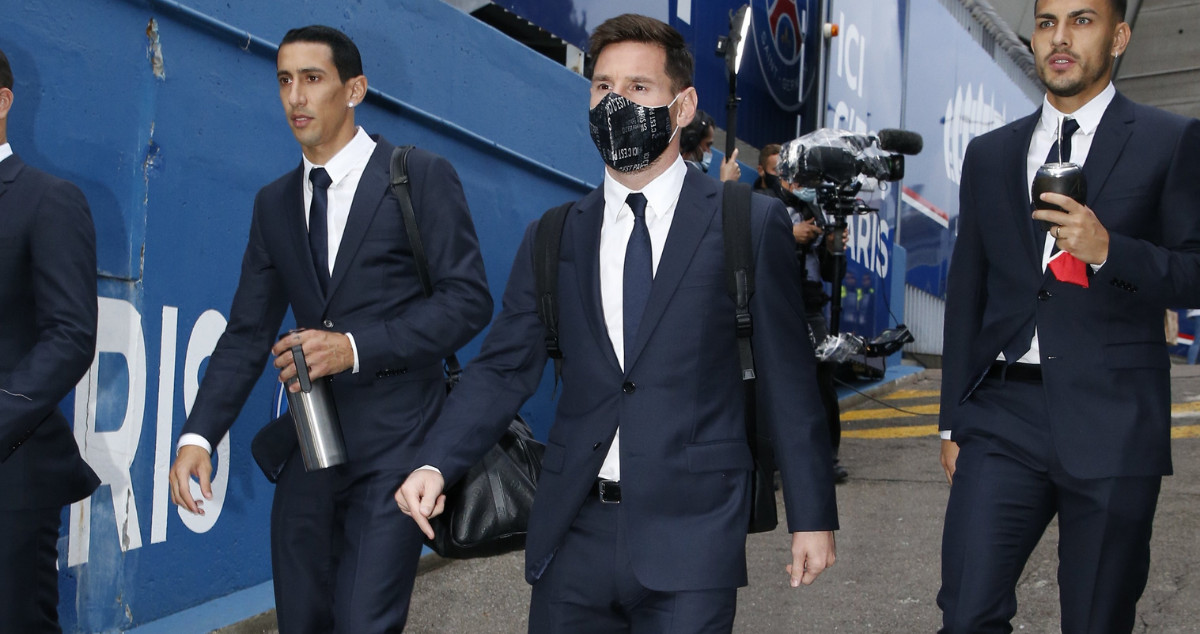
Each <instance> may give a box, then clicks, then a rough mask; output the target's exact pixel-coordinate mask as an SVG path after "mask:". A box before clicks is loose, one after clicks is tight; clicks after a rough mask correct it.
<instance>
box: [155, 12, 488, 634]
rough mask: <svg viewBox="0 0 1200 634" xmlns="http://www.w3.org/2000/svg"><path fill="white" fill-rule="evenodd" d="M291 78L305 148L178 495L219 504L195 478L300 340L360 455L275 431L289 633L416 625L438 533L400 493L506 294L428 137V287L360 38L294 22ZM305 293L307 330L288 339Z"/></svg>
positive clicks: (247, 280) (276, 515)
mask: <svg viewBox="0 0 1200 634" xmlns="http://www.w3.org/2000/svg"><path fill="white" fill-rule="evenodd" d="M276 80H277V82H278V85H279V98H280V101H282V103H283V108H284V112H285V114H286V115H287V120H288V123H289V125H290V126H291V129H292V133H293V134H294V135H295V137H296V140H297V141H299V142H300V147H301V150H302V152H303V158H302V161H301V163H300V165H298V166H297V167H296V168H295V169H293V170H291V171H290V172H288V173H287V174H284V175H283V176H282V177H281V178H280V179H279V180H277V181H275V182H273V183H271V184H270V185H267V186H266V187H264V188H263V189H262V190H260V191H259V193H258V196H257V198H256V199H255V201H254V216H253V218H252V220H251V224H250V239H249V244H248V245H247V247H246V254H245V257H244V259H243V261H242V274H241V279H240V281H239V282H238V288H237V292H236V294H235V295H234V298H233V307H232V308H231V309H230V316H229V325H228V327H227V328H226V330H225V333H224V334H223V335H222V336H221V339H220V341H218V343H217V346H216V349H215V350H214V351H213V354H212V358H211V360H210V361H209V364H208V369H207V371H206V372H205V375H204V380H203V382H202V383H201V384H200V390H199V393H198V394H197V396H196V403H195V405H194V407H193V408H192V412H191V415H190V416H188V419H187V422H186V424H185V425H184V428H183V432H184V433H183V435H182V436H181V438H180V442H179V444H180V448H179V454H178V456H177V458H176V460H175V464H174V466H173V467H172V468H171V494H172V497H173V499H174V500H175V502H176V503H177V504H180V505H182V506H184V507H186V508H187V509H188V510H190V511H192V512H193V513H203V512H204V510H203V500H202V499H200V500H197V499H195V498H194V497H193V495H192V493H191V492H190V490H189V482H188V480H189V478H190V477H191V476H195V477H197V478H198V479H199V481H200V490H201V492H202V494H203V496H204V497H208V496H209V495H210V487H209V478H210V474H211V472H212V461H211V458H210V453H211V448H212V447H213V446H215V445H216V443H217V442H218V441H220V439H221V437H222V436H224V435H225V433H226V432H227V431H228V430H229V427H230V425H232V424H233V421H234V419H235V418H236V417H237V414H238V411H239V410H240V409H241V408H242V405H243V403H245V401H246V398H247V396H248V395H249V393H250V390H251V388H252V387H253V386H254V384H255V382H256V381H257V380H258V378H259V377H260V376H261V375H262V372H263V368H264V365H265V362H266V359H267V354H268V352H270V353H273V354H274V355H275V362H274V365H275V368H276V369H278V371H279V380H280V381H283V382H287V381H289V380H290V379H292V378H293V377H295V376H296V367H295V363H294V360H293V358H292V353H291V348H293V347H294V346H297V345H299V346H302V348H303V351H304V358H305V361H306V362H307V365H308V368H309V374H310V376H312V377H314V378H319V377H329V379H330V387H331V391H332V392H333V399H334V404H335V406H336V408H337V412H338V417H339V419H340V421H341V426H342V434H343V436H344V438H345V443H346V454H347V461H346V463H345V464H342V465H339V466H336V467H330V468H327V469H321V470H316V471H312V472H306V471H305V469H304V465H303V464H302V462H301V460H300V456H299V450H298V448H296V443H295V437H294V432H293V431H292V430H291V429H290V427H291V425H292V422H291V420H290V418H289V417H284V418H281V419H276V421H274V422H273V423H271V424H270V425H271V426H272V428H268V429H267V430H264V434H265V436H264V437H265V438H278V437H279V436H280V435H282V436H283V437H285V438H288V436H287V435H288V434H293V435H292V436H291V437H290V440H291V444H290V445H285V446H286V447H288V448H289V449H290V457H288V458H287V460H286V462H284V464H283V466H282V471H281V472H280V473H279V474H278V482H277V486H276V490H275V498H274V504H273V507H272V511H271V562H272V567H273V572H274V580H275V601H276V615H277V617H278V619H279V629H280V631H281V632H284V633H285V634H286V633H290V632H314V633H315V632H334V631H336V632H354V633H357V632H383V631H388V632H391V631H399V630H401V629H403V627H404V622H405V620H406V618H407V614H408V600H409V594H410V592H411V590H412V585H413V579H414V576H415V574H416V566H417V561H418V558H419V557H420V552H421V533H420V531H418V530H416V528H415V527H413V526H412V523H411V522H409V521H407V520H405V519H404V518H403V517H402V516H401V515H400V514H399V511H398V510H397V509H396V507H395V504H394V503H392V502H391V492H392V491H394V490H395V489H396V487H397V486H399V485H400V483H401V482H402V481H403V480H404V476H405V475H406V472H404V471H402V467H401V465H405V464H409V463H410V462H411V461H412V460H413V457H414V455H415V451H416V449H417V447H419V446H420V443H421V439H422V438H423V437H424V435H425V432H426V431H427V430H428V429H429V426H430V423H431V422H432V421H433V419H434V417H435V416H436V414H437V412H438V410H439V409H440V408H441V404H442V401H443V400H444V399H445V386H444V380H443V370H442V359H443V358H444V357H446V356H447V355H449V354H450V353H452V352H454V351H455V350H457V349H458V348H459V347H460V346H462V345H463V344H465V343H466V342H467V341H468V340H469V339H470V338H471V337H473V336H474V335H475V334H476V333H478V332H479V331H480V330H481V329H482V328H483V327H484V326H485V325H486V324H487V321H488V319H489V317H490V316H491V312H492V300H491V296H490V295H489V294H488V289H487V281H486V279H485V278H484V270H483V261H482V258H481V257H480V254H479V243H478V240H477V239H476V237H475V229H474V225H473V224H472V222H471V216H470V213H469V210H468V209H467V203H466V200H465V198H464V196H463V191H462V186H461V185H460V183H459V180H458V176H457V174H455V172H454V168H453V167H451V166H450V164H449V163H448V162H447V161H446V160H445V159H443V158H441V157H438V156H436V155H434V154H431V153H429V152H426V151H423V150H419V149H416V150H413V151H412V152H411V153H410V155H409V157H408V165H409V177H410V182H411V188H412V204H413V207H414V210H415V212H416V219H417V223H418V225H419V226H420V231H421V238H422V242H423V243H424V247H425V251H426V253H427V255H428V266H429V276H430V278H431V281H432V284H433V294H432V296H430V297H426V296H425V295H424V293H423V290H422V287H421V284H420V282H419V280H418V277H417V273H416V268H415V265H414V260H413V252H412V249H411V248H410V245H409V241H408V236H407V234H406V233H405V230H404V221H403V218H402V216H401V212H400V206H399V202H398V201H397V199H396V198H395V196H393V194H392V192H391V187H390V177H389V174H390V172H389V167H390V164H391V156H392V150H393V146H392V145H391V144H390V143H388V142H387V141H385V140H384V139H382V138H380V137H372V136H368V135H367V133H366V132H365V131H363V129H362V128H360V127H357V126H356V125H355V124H354V108H355V107H356V106H358V105H359V104H360V103H362V100H363V98H364V97H366V92H367V78H366V77H365V76H364V75H363V71H362V61H361V59H360V56H359V52H358V48H357V47H356V46H355V45H354V43H353V42H352V41H351V40H350V38H348V37H346V35H345V34H343V33H341V32H340V31H337V30H335V29H332V28H329V27H324V26H309V27H304V28H300V29H293V30H291V31H289V32H288V33H287V35H285V36H284V39H283V43H282V44H281V45H280V47H279V55H278V58H277V75H276ZM321 217H324V219H323V221H315V220H314V219H319V218H321ZM315 236H319V237H315ZM289 306H290V307H291V309H292V313H293V314H294V315H295V318H296V325H297V326H298V329H297V330H294V331H292V332H291V333H289V334H287V335H286V336H284V337H283V338H282V339H280V340H279V341H278V342H277V341H276V336H277V334H278V332H279V328H280V324H281V322H282V320H283V316H284V313H285V312H286V311H287V309H288V307H289ZM289 389H292V390H293V391H295V390H297V389H299V387H298V385H296V384H294V383H293V385H292V386H291V387H290V388H289ZM277 426H282V429H274V428H275V427H277ZM276 444H278V443H276ZM275 449H276V451H277V450H278V447H276V448H275ZM272 453H274V452H272ZM256 457H257V456H256Z"/></svg>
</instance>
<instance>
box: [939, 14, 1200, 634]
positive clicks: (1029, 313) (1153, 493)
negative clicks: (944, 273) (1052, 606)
mask: <svg viewBox="0 0 1200 634" xmlns="http://www.w3.org/2000/svg"><path fill="white" fill-rule="evenodd" d="M1035 11H1036V17H1035V21H1034V24H1035V26H1034V32H1033V36H1032V43H1031V48H1032V49H1033V54H1034V57H1035V58H1036V60H1037V70H1038V75H1039V77H1040V78H1041V80H1042V83H1043V84H1045V86H1046V97H1045V100H1044V103H1043V104H1042V108H1041V109H1040V110H1039V111H1038V112H1035V113H1034V114H1032V115H1030V116H1028V117H1025V118H1023V119H1020V120H1018V121H1015V122H1013V123H1011V124H1009V125H1007V126H1004V127H1002V128H1000V129H998V130H995V131H993V132H990V133H988V134H985V135H983V136H981V137H979V138H977V139H975V140H974V141H972V142H971V144H970V146H969V147H968V148H967V154H966V158H965V161H964V164H963V174H962V182H961V188H960V193H959V198H960V207H959V230H958V241H957V243H956V244H955V247H954V255H953V258H952V260H951V264H950V278H949V287H948V291H947V298H946V332H945V342H944V350H945V352H944V355H945V356H944V366H943V370H942V403H941V423H940V427H941V430H942V436H943V440H942V450H941V462H942V465H943V467H944V468H945V470H946V475H947V478H949V479H950V480H951V483H952V485H951V490H950V499H949V502H948V505H947V508H946V525H945V532H944V534H943V541H942V587H941V591H940V592H939V594H938V605H939V606H940V607H941V608H942V611H943V617H944V618H943V623H944V629H943V631H944V632H972V633H976V632H1010V631H1012V626H1011V625H1010V623H1009V621H1010V620H1011V619H1012V617H1013V615H1014V614H1015V613H1016V609H1017V605H1016V594H1015V589H1016V584H1017V579H1018V578H1019V576H1020V574H1021V570H1022V568H1023V567H1024V565H1025V562H1026V560H1027V559H1028V558H1029V554H1030V552H1031V551H1032V550H1033V548H1034V546H1035V545H1036V544H1037V542H1038V540H1039V539H1040V538H1041V535H1042V533H1043V531H1044V530H1045V528H1046V525H1047V524H1048V523H1049V522H1050V520H1051V519H1052V518H1053V517H1055V515H1057V516H1058V527H1059V549H1058V553H1059V574H1058V581H1059V588H1060V602H1061V606H1062V631H1063V632H1067V633H1074V632H1129V631H1130V630H1132V628H1133V625H1134V621H1135V616H1136V606H1137V601H1138V598H1139V597H1140V596H1141V594H1142V591H1143V590H1144V588H1145V585H1146V579H1147V575H1148V572H1149V566H1150V532H1151V526H1152V524H1153V520H1154V511H1155V506H1156V505H1157V500H1158V492H1159V487H1160V485H1161V482H1162V476H1164V475H1169V474H1170V473H1171V447H1170V442H1171V440H1170V426H1171V417H1170V405H1171V398H1170V369H1169V368H1170V361H1169V359H1168V357H1167V347H1166V345H1165V343H1164V340H1163V329H1162V319H1163V317H1162V316H1163V312H1164V310H1165V309H1167V308H1169V307H1172V306H1191V305H1196V304H1197V303H1198V302H1200V177H1198V176H1200V122H1198V121H1196V120H1195V119H1186V118H1183V117H1179V116H1175V115H1172V114H1168V113H1166V112H1163V111H1161V110H1157V109H1154V108H1151V107H1148V106H1142V105H1138V104H1135V103H1133V102H1132V101H1130V100H1128V99H1127V98H1125V97H1124V96H1122V95H1121V94H1120V93H1118V92H1116V90H1115V88H1113V86H1112V83H1111V76H1112V69H1113V62H1114V60H1115V59H1116V58H1117V57H1119V56H1120V55H1121V54H1122V53H1123V52H1124V51H1125V47H1126V46H1127V44H1128V42H1129V38H1130V29H1129V25H1128V24H1126V23H1125V22H1124V15H1125V2H1124V1H1123V0H1039V2H1037V6H1036V10H1035ZM1059 130H1061V136H1062V139H1063V140H1062V142H1061V143H1059V142H1058V140H1057V139H1058V137H1059V134H1058V132H1059ZM1060 150H1061V152H1062V155H1063V157H1064V159H1068V158H1069V160H1070V162H1072V163H1076V164H1079V165H1082V166H1083V174H1084V176H1085V177H1086V180H1087V196H1086V200H1085V201H1084V202H1076V201H1075V200H1073V199H1071V198H1068V197H1066V196H1063V195H1060V194H1052V193H1046V194H1042V195H1041V200H1042V201H1043V202H1045V203H1052V204H1054V205H1058V206H1060V207H1061V208H1062V211H1057V210H1052V209H1039V210H1037V211H1032V213H1031V200H1030V190H1031V184H1032V180H1033V176H1034V174H1035V172H1036V171H1037V169H1038V167H1039V166H1041V165H1042V164H1043V162H1047V161H1048V160H1049V161H1056V160H1057V158H1058V156H1059V151H1060ZM1034 220H1038V221H1045V222H1047V223H1050V225H1049V226H1050V227H1051V228H1050V230H1049V231H1046V230H1045V229H1044V228H1040V227H1038V226H1035V224H1034Z"/></svg>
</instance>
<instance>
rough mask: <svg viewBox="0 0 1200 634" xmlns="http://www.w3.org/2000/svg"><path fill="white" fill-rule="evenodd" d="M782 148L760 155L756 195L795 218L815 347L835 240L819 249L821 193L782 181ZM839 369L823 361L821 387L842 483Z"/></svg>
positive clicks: (822, 333)
mask: <svg viewBox="0 0 1200 634" xmlns="http://www.w3.org/2000/svg"><path fill="white" fill-rule="evenodd" d="M780 149H782V146H780V145H779V144H777V143H772V144H770V145H767V146H765V147H763V149H762V151H761V152H759V155H758V180H756V181H755V183H754V191H756V192H758V193H760V194H766V195H768V196H774V197H775V198H778V199H779V200H781V201H783V204H784V206H786V207H787V210H788V215H789V216H791V219H792V236H793V237H794V238H795V239H796V257H797V258H799V260H800V268H801V271H803V274H804V279H803V280H802V281H801V285H800V288H801V293H802V294H803V298H804V319H805V321H806V322H808V330H809V336H810V338H811V339H812V342H813V347H814V348H815V347H816V346H817V345H819V344H820V343H821V342H822V341H824V340H825V338H826V337H827V336H828V335H829V324H828V323H827V322H826V320H825V312H824V307H825V304H826V303H828V302H829V294H828V293H826V292H825V282H827V281H828V282H833V281H834V279H833V278H834V275H835V274H836V273H835V272H834V266H833V258H831V257H829V250H828V247H829V243H830V241H829V240H828V239H826V240H824V243H825V246H826V248H819V246H818V243H819V242H821V240H820V238H821V236H822V235H824V229H823V227H824V225H825V216H824V214H822V213H821V209H820V207H819V206H818V205H817V204H816V192H815V191H814V190H812V189H808V188H799V187H795V186H794V185H793V184H792V183H790V182H788V181H785V180H783V179H781V178H779V171H778V166H779V151H780ZM797 192H798V194H799V195H798V194H797ZM834 366H835V363H834V362H833V361H820V362H819V363H817V387H818V389H819V391H820V394H821V405H822V406H823V407H824V408H825V419H826V423H827V424H828V425H829V439H830V441H831V444H832V445H833V477H834V481H835V482H839V483H840V482H845V481H846V478H847V477H849V473H848V472H847V471H846V468H845V467H843V466H842V465H841V464H840V463H839V462H838V446H839V445H840V444H841V439H842V422H841V410H840V408H839V406H838V397H837V389H836V388H835V387H834V385H833V374H834Z"/></svg>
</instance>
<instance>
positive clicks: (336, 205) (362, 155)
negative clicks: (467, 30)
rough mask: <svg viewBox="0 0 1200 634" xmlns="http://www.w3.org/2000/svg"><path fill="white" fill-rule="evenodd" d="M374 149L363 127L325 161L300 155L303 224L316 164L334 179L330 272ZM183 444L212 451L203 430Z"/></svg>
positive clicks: (354, 346) (330, 199) (330, 208)
mask: <svg viewBox="0 0 1200 634" xmlns="http://www.w3.org/2000/svg"><path fill="white" fill-rule="evenodd" d="M373 152H375V141H374V140H372V139H371V137H370V135H368V134H367V133H366V132H365V131H364V130H363V129H362V128H361V127H359V128H358V131H357V132H356V133H355V135H354V138H353V139H350V142H349V143H347V144H346V146H345V147H343V148H342V149H340V150H338V153H337V154H334V155H333V158H331V159H329V162H328V163H326V164H325V165H314V164H313V162H312V161H309V160H308V157H307V156H303V155H301V158H302V159H303V160H304V174H303V175H302V177H301V179H300V180H301V182H302V183H303V188H304V224H305V226H307V225H308V218H309V210H310V209H311V208H312V195H313V185H312V181H310V180H308V174H309V172H311V171H312V170H313V168H315V167H324V168H325V171H326V172H329V178H330V179H332V181H333V182H332V183H330V185H329V192H328V203H327V206H326V213H325V218H326V221H327V223H328V225H327V228H328V231H327V232H326V235H327V236H329V245H328V248H329V275H330V276H332V275H333V265H334V264H335V261H336V260H337V253H338V247H339V246H341V244H342V234H344V233H345V232H346V222H347V221H348V220H349V219H350V205H351V204H352V203H353V202H354V193H355V192H356V191H358V181H360V180H362V175H363V172H364V171H366V169H367V163H368V162H370V160H371V154H372V153H373ZM345 334H346V338H347V339H349V340H350V349H351V351H352V352H353V353H354V367H353V368H352V370H351V372H353V373H355V374H357V373H358V369H359V366H358V345H357V344H356V343H355V341H354V335H352V334H350V333H345ZM184 445H197V446H199V447H203V448H204V449H205V450H206V451H208V452H209V453H210V454H211V453H212V445H210V444H209V442H208V440H206V439H205V438H204V437H203V436H201V435H200V434H183V435H182V436H180V437H179V447H183V446H184Z"/></svg>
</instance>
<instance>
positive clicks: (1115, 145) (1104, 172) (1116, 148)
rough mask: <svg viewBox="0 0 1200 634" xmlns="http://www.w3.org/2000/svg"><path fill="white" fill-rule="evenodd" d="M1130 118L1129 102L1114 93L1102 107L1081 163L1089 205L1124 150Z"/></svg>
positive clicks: (1119, 94) (1131, 117) (1094, 199)
mask: <svg viewBox="0 0 1200 634" xmlns="http://www.w3.org/2000/svg"><path fill="white" fill-rule="evenodd" d="M1133 119H1134V114H1133V102H1131V101H1129V100H1128V99H1126V98H1125V97H1124V96H1123V95H1121V93H1117V94H1116V96H1114V97H1113V100H1112V103H1110V104H1109V105H1108V109H1107V110H1105V112H1104V116H1103V117H1101V118H1100V126H1099V127H1097V128H1096V138H1094V139H1092V147H1091V149H1089V150H1088V156H1087V162H1086V163H1085V164H1084V166H1083V176H1084V178H1086V179H1087V184H1088V195H1087V204H1088V206H1089V207H1091V206H1092V204H1093V203H1095V202H1096V198H1097V197H1098V196H1099V195H1100V192H1101V191H1102V190H1103V189H1104V184H1105V183H1106V182H1107V181H1108V175H1109V173H1110V172H1112V169H1113V166H1114V165H1116V163H1117V158H1118V157H1120V156H1121V152H1122V150H1124V149H1125V143H1126V142H1127V141H1128V140H1129V135H1130V134H1131V133H1132V132H1133Z"/></svg>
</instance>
